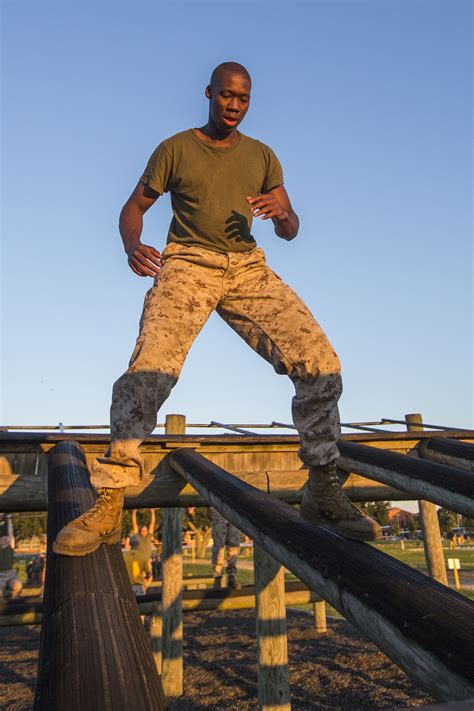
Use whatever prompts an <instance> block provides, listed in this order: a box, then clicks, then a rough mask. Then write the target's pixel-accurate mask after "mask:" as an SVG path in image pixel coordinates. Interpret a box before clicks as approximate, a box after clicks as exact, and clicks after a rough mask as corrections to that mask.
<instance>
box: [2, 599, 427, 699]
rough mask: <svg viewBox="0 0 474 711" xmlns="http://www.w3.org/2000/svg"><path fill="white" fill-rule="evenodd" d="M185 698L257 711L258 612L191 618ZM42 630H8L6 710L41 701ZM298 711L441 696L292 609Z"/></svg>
mask: <svg viewBox="0 0 474 711" xmlns="http://www.w3.org/2000/svg"><path fill="white" fill-rule="evenodd" d="M184 624H185V691H186V694H185V696H183V697H181V698H180V699H176V700H172V701H170V703H169V706H168V708H169V709H170V711H204V710H205V709H213V711H220V710H224V709H225V711H256V709H257V708H258V706H257V702H256V698H257V666H256V642H255V613H254V612H253V611H252V610H239V611H235V612H234V611H231V612H196V613H186V614H185V617H184ZM39 632H40V630H39V627H37V626H36V627H10V628H7V627H2V628H0V709H1V710H2V711H27V709H28V710H29V709H31V708H32V705H33V699H34V688H35V678H36V664H37V657H38V646H39ZM288 648H289V667H290V688H291V694H292V709H293V711H347V710H349V709H350V710H354V711H366V710H367V711H369V709H371V710H375V709H396V708H404V707H417V706H423V705H424V704H428V703H433V702H434V699H432V698H431V697H430V696H428V695H427V694H425V693H424V692H423V691H422V690H421V689H420V688H419V687H417V686H416V685H415V684H413V683H412V682H411V681H410V680H409V679H408V678H407V677H406V676H405V674H404V673H403V672H401V671H400V670H399V669H398V667H396V666H395V665H394V664H393V663H392V662H391V661H390V660H389V659H388V658H387V657H386V656H385V655H383V654H382V653H381V652H379V651H378V649H377V648H376V647H375V646H374V645H373V644H371V643H370V642H367V641H366V640H365V639H364V637H362V635H360V634H359V633H358V632H356V631H355V630H354V628H353V627H352V626H351V625H349V624H348V623H347V622H345V621H344V620H335V619H332V618H331V619H330V620H329V633H328V635H326V636H321V637H316V636H315V633H314V629H313V622H312V617H311V616H309V615H306V614H304V613H302V612H297V611H292V610H289V611H288Z"/></svg>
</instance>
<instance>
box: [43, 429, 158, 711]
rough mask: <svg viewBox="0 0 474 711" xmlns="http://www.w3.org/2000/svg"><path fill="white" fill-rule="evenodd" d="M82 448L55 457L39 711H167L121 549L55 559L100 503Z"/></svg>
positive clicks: (66, 446)
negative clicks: (64, 531) (66, 535)
mask: <svg viewBox="0 0 474 711" xmlns="http://www.w3.org/2000/svg"><path fill="white" fill-rule="evenodd" d="M95 496H96V495H95V492H94V491H93V489H92V487H91V484H90V481H89V472H88V470H87V467H86V462H85V457H84V454H83V452H82V449H81V448H80V446H79V445H78V444H76V443H74V442H64V443H62V444H60V445H58V446H56V447H55V448H54V450H52V452H51V453H50V455H49V474H48V499H49V500H48V554H47V565H46V582H45V593H44V601H43V624H42V629H41V642H40V656H39V663H38V683H37V688H36V698H35V705H34V709H35V711H40V710H41V711H54V710H58V711H59V710H61V711H63V709H68V711H96V710H97V709H101V711H116V710H117V709H121V708H125V709H126V708H140V709H146V710H147V711H156V710H157V709H158V710H160V709H164V708H165V702H164V696H163V690H162V687H161V681H160V678H159V677H158V674H157V671H156V665H155V662H154V659H153V655H152V652H151V650H150V647H149V644H148V640H147V637H146V634H145V630H144V627H143V624H142V622H141V619H140V615H139V611H138V607H137V603H136V601H135V598H134V595H133V592H132V588H131V585H130V581H129V578H128V575H127V571H126V568H125V563H124V560H123V555H122V551H121V548H120V545H119V544H116V545H114V546H105V545H102V546H100V547H99V549H98V550H97V551H96V552H95V553H92V554H91V555H88V556H82V557H68V556H62V555H56V554H55V553H53V551H52V541H53V540H54V538H55V537H56V533H57V532H58V531H59V530H60V529H61V528H62V526H63V525H65V524H66V523H69V521H71V520H73V519H74V518H75V517H76V516H77V515H79V514H80V513H82V512H83V511H85V510H87V509H88V508H90V506H91V505H92V504H93V503H94V500H95Z"/></svg>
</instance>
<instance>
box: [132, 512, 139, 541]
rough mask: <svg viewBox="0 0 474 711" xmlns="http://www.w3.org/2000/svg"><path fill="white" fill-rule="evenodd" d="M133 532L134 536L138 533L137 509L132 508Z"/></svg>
mask: <svg viewBox="0 0 474 711" xmlns="http://www.w3.org/2000/svg"><path fill="white" fill-rule="evenodd" d="M132 533H133V535H134V536H136V535H137V533H138V523H137V510H136V509H132Z"/></svg>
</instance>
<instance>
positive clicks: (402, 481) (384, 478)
mask: <svg viewBox="0 0 474 711" xmlns="http://www.w3.org/2000/svg"><path fill="white" fill-rule="evenodd" d="M339 451H340V453H341V457H340V459H339V461H338V464H339V466H340V467H341V468H342V469H344V470H345V471H351V472H353V471H355V472H357V473H359V474H362V475H364V476H367V477H370V478H372V479H375V480H376V481H379V482H381V483H383V484H387V485H389V486H395V487H396V488H399V489H402V490H403V491H405V492H406V493H408V494H411V497H412V498H414V499H425V500H427V501H432V502H433V503H435V504H439V506H443V507H444V508H447V509H450V510H451V511H457V512H458V513H461V514H464V515H465V516H469V517H472V516H474V475H473V474H471V473H470V472H466V471H462V470H461V469H454V468H453V467H447V466H445V465H443V464H437V463H435V462H430V461H426V460H423V459H420V458H419V457H407V456H406V455H403V454H398V453H397V452H390V451H387V450H381V449H376V448H375V447H366V446H365V445H363V444H354V443H353V442H341V441H340V442H339Z"/></svg>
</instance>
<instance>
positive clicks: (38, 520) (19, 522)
mask: <svg viewBox="0 0 474 711" xmlns="http://www.w3.org/2000/svg"><path fill="white" fill-rule="evenodd" d="M12 524H13V533H14V535H15V541H21V540H25V539H27V538H31V537H32V536H38V537H40V536H42V535H43V534H45V533H46V514H45V513H36V512H35V513H33V512H26V513H14V514H12Z"/></svg>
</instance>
